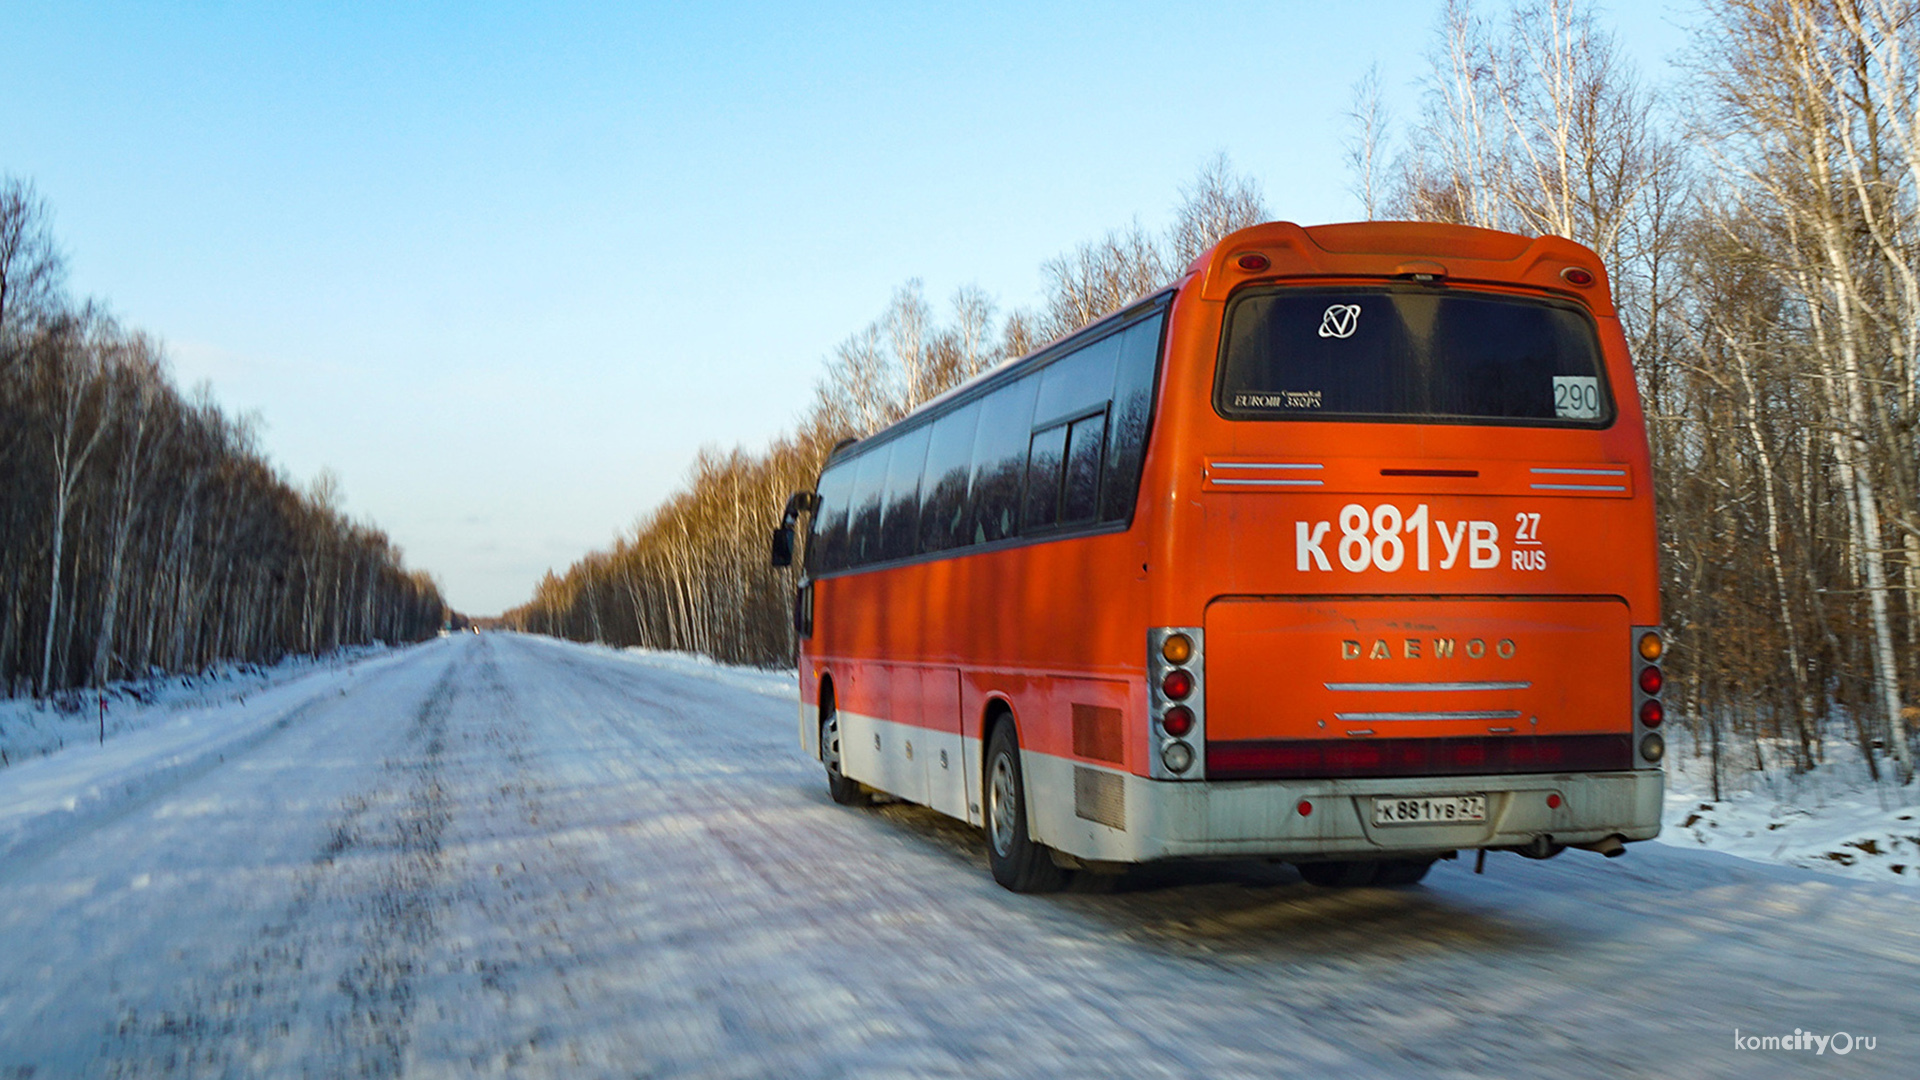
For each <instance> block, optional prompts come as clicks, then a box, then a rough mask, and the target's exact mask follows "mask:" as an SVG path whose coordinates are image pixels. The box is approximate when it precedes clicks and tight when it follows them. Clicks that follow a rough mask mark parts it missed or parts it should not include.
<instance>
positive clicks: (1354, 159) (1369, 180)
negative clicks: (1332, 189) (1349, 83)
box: [1346, 64, 1393, 221]
mask: <svg viewBox="0 0 1920 1080" xmlns="http://www.w3.org/2000/svg"><path fill="white" fill-rule="evenodd" d="M1392 123H1393V121H1392V115H1391V113H1390V112H1389V111H1388V109H1387V104H1386V102H1385V101H1384V100H1383V99H1382V98H1381V96H1380V65H1378V64H1374V65H1372V66H1370V67H1368V68H1367V73H1366V74H1365V75H1363V76H1361V77H1360V81H1359V82H1357V83H1355V84H1354V86H1353V100H1352V103H1351V104H1350V105H1349V106H1348V107H1347V124H1348V129H1347V140H1346V151H1347V173H1348V175H1350V176H1351V177H1352V178H1353V182H1352V187H1351V188H1350V190H1351V191H1352V192H1353V194H1354V196H1355V197H1356V198H1358V199H1359V200H1360V206H1361V209H1362V210H1363V211H1364V213H1365V215H1366V219H1367V220H1368V221H1373V220H1374V219H1376V218H1378V217H1379V216H1380V211H1381V208H1382V203H1383V201H1384V196H1385V192H1384V191H1383V188H1382V185H1383V183H1384V181H1385V176H1384V175H1383V174H1384V172H1385V159H1386V149H1387V132H1388V129H1389V128H1390V127H1391V126H1392Z"/></svg>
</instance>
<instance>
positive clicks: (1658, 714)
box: [1640, 701, 1667, 727]
mask: <svg viewBox="0 0 1920 1080" xmlns="http://www.w3.org/2000/svg"><path fill="white" fill-rule="evenodd" d="M1666 718H1667V710H1665V709H1663V708H1661V707H1660V703H1659V702H1657V701H1643V702H1641V703H1640V722H1641V723H1643V724H1645V725H1647V726H1648V727H1659V726H1660V721H1662V720H1665V719H1666Z"/></svg>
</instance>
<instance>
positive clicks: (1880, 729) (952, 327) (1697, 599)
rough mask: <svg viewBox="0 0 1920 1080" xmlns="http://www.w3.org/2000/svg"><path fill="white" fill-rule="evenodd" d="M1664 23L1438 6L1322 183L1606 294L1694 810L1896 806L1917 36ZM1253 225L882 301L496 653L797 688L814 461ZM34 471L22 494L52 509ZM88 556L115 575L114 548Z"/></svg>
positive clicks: (1914, 630)
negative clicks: (1705, 765) (760, 422)
mask: <svg viewBox="0 0 1920 1080" xmlns="http://www.w3.org/2000/svg"><path fill="white" fill-rule="evenodd" d="M1679 17H1681V18H1683V19H1684V20H1686V21H1687V22H1688V23H1690V28H1689V38H1690V44H1689V47H1688V49H1687V51H1686V53H1685V55H1684V56H1683V57H1682V58H1681V60H1680V63H1679V65H1678V69H1677V72H1676V74H1675V75H1674V76H1672V77H1671V78H1669V79H1667V80H1663V81H1662V82H1661V83H1660V84H1658V85H1656V84H1655V83H1654V82H1653V81H1651V80H1649V79H1648V78H1647V77H1646V76H1644V75H1643V74H1642V72H1641V70H1640V69H1639V68H1638V67H1637V66H1636V65H1635V63H1634V62H1633V60H1632V59H1631V58H1630V56H1629V53H1628V49H1627V47H1626V44H1625V43H1623V42H1622V41H1620V40H1619V39H1618V38H1617V37H1616V36H1615V35H1614V34H1613V33H1612V31H1611V29H1610V28H1609V26H1608V24H1607V23H1606V22H1605V19H1604V15H1603V12H1602V9H1599V8H1597V7H1596V6H1594V5H1592V4H1588V3H1582V2H1576V0H1537V2H1524V3H1507V4H1500V5H1470V4H1469V3H1468V2H1467V0H1455V2H1452V3H1450V4H1448V5H1447V7H1446V8H1445V10H1444V12H1443V14H1442V17H1441V18H1440V20H1439V21H1438V23H1437V25H1436V26H1435V28H1434V31H1433V34H1432V38H1431V40H1430V47H1429V51H1428V63H1427V67H1426V70H1425V73H1424V76H1423V78H1422V79H1421V84H1420V98H1419V108H1418V109H1417V111H1415V112H1414V114H1413V115H1408V116H1404V117H1396V116H1394V115H1392V113H1391V110H1390V109H1389V107H1388V104H1387V101H1386V95H1385V94H1384V93H1383V89H1384V88H1383V86H1382V84H1381V81H1380V78H1379V76H1378V74H1377V72H1376V73H1374V74H1370V75H1368V76H1367V77H1365V78H1363V79H1361V80H1360V81H1359V82H1358V83H1357V84H1356V85H1355V86H1354V88H1353V92H1352V104H1351V110H1350V114H1349V116H1348V118H1347V119H1348V125H1347V135H1348V139H1347V159H1346V161H1345V162H1344V163H1342V162H1327V163H1326V165H1327V168H1328V169H1329V170H1337V169H1340V168H1342V167H1343V166H1344V168H1345V169H1346V171H1347V174H1348V175H1349V177H1350V178H1351V181H1352V189H1353V193H1354V195H1355V197H1356V198H1357V200H1358V202H1359V204H1360V206H1361V207H1362V208H1363V213H1364V216H1366V217H1368V218H1380V219H1397V220H1433V221H1446V222H1455V223H1463V224H1470V225H1479V226H1485V227H1490V228H1498V229H1505V230H1509V231H1514V232H1521V233H1528V234H1548V233H1552V234H1558V235H1563V236H1568V237H1571V238H1573V239H1575V240H1578V241H1580V242H1581V243H1584V244H1587V245H1589V246H1590V247H1592V248H1594V249H1595V250H1596V251H1598V252H1599V253H1600V255H1601V256H1602V258H1603V259H1604V260H1605V261H1606V264H1607V265H1608V267H1609V268H1610V270H1611V273H1612V278H1613V283H1614V288H1615V291H1616V299H1617V302H1618V304H1619V308H1620V311H1621V314H1622V318H1623V320H1624V321H1625V323H1626V327H1627V332H1628V339H1629V342H1630V344H1631V347H1632V351H1633V356H1634V362H1635V366H1636V369H1637V371H1638V373H1639V378H1640V391H1641V394H1642V397H1643V399H1644V401H1645V404H1646V408H1647V413H1648V418H1649V437H1650V440H1651V442H1652V446H1653V453H1654V457H1655V473H1656V477H1657V483H1658V493H1657V494H1658V500H1659V510H1660V525H1661V531H1660V542H1661V562H1662V574H1663V582H1664V586H1663V591H1664V606H1665V623H1666V626H1667V627H1668V630H1669V638H1670V641H1671V646H1672V648H1671V652H1670V653H1669V659H1668V661H1667V666H1668V673H1669V679H1670V681H1669V687H1670V689H1669V692H1668V696H1669V699H1670V700H1669V706H1670V710H1671V711H1670V715H1671V717H1672V723H1673V724H1674V726H1676V727H1678V728H1681V729H1683V730H1684V731H1686V732H1688V733H1689V734H1690V735H1691V736H1692V741H1693V743H1694V745H1696V746H1698V747H1701V748H1703V752H1707V753H1710V754H1711V757H1712V761H1713V770H1714V784H1715V792H1714V794H1715V798H1716V799H1717V798H1719V796H1720V792H1719V790H1718V788H1719V783H1720V779H1721V777H1722V775H1723V774H1726V773H1729V772H1732V771H1739V772H1746V771H1751V770H1759V771H1770V770H1786V771H1789V772H1799V771H1804V770H1807V769H1809V768H1811V767H1813V766H1814V765H1816V764H1817V763H1820V762H1824V761H1826V760H1828V759H1829V758H1830V757H1832V756H1834V755H1838V754H1851V755H1858V757H1859V759H1860V760H1863V761H1864V762H1865V765H1866V767H1867V768H1868V769H1869V770H1870V771H1871V773H1872V775H1873V777H1874V778H1875V779H1876V780H1885V781H1887V782H1889V783H1900V784H1905V783H1909V782H1911V780H1912V777H1913V749H1912V734H1913V732H1912V729H1913V727H1914V726H1915V725H1916V723H1920V710H1916V708H1915V706H1914V705H1913V704H1911V703H1912V702H1914V701H1916V700H1920V694H1916V689H1915V688H1916V686H1917V685H1920V592H1917V590H1920V501H1917V499H1920V493H1917V488H1920V442H1917V440H1920V430H1917V428H1916V421H1917V420H1920V371H1916V362H1917V361H1920V340H1917V336H1920V9H1916V7H1915V5H1914V3H1913V2H1912V0H1702V2H1701V3H1700V4H1698V5H1697V6H1696V7H1694V8H1693V9H1691V10H1690V11H1682V12H1680V13H1679ZM1247 137H1248V138H1249V139H1254V138H1257V137H1258V133H1257V132H1249V133H1248V136H1247ZM1278 209H1279V211H1280V213H1279V215H1278V216H1281V217H1286V216H1288V211H1287V209H1286V207H1285V206H1281V207H1279V208H1278ZM1270 216H1273V215H1270V214H1269V213H1268V209H1267V207H1266V205H1265V204H1264V201H1263V197H1262V193H1261V190H1260V187H1259V185H1258V184H1257V183H1255V182H1254V181H1253V180H1251V179H1249V178H1246V177H1243V176H1239V175H1237V174H1236V173H1235V172H1234V170H1233V168H1232V166H1231V164H1230V163H1229V162H1228V161H1227V159H1226V158H1225V157H1221V158H1219V159H1217V160H1216V161H1214V162H1213V163H1211V164H1209V165H1208V166H1207V167H1205V168H1204V169H1202V170H1201V171H1200V173H1199V175H1198V176H1196V177H1195V178H1194V180H1193V181H1192V182H1191V183H1190V184H1189V185H1188V186H1187V187H1186V188H1185V189H1184V190H1183V191H1182V192H1181V193H1180V197H1179V200H1178V202H1177V206H1176V209H1175V212H1174V214H1173V223H1172V224H1171V225H1170V226H1169V227H1168V228H1167V229H1166V230H1165V231H1163V232H1155V231H1152V230H1149V229H1146V228H1144V227H1142V226H1141V225H1140V224H1139V223H1138V222H1137V221H1136V222H1134V223H1132V224H1130V225H1127V226H1124V227H1121V228H1118V229H1115V230H1114V231H1112V232H1110V233H1108V234H1107V235H1105V236H1102V237H1099V238H1097V239H1093V240H1089V241H1087V242H1086V243H1083V244H1081V245H1079V246H1078V247H1076V248H1075V249H1073V250H1072V251H1069V252H1065V253H1062V254H1060V255H1058V256H1056V257H1054V258H1052V259H1050V260H1048V261H1047V262H1046V263H1045V264H1044V275H1043V276H1044V282H1045V292H1044V295H1043V296H1042V297H1041V298H1040V300H1039V302H1038V303H1037V305H1035V306H1033V307H1024V308H1018V309H1015V310H1011V311H1008V312H1006V313H1005V314H1002V313H1001V311H1000V309H999V307H998V305H997V304H996V303H995V302H994V301H993V299H992V298H991V297H990V296H989V294H987V293H985V292H984V291H981V290H977V289H966V290H962V291H961V292H959V293H958V294H956V295H954V296H952V297H951V298H947V299H946V301H945V302H944V303H941V304H935V303H934V302H933V301H931V300H929V299H928V298H927V297H926V296H924V295H923V290H922V289H921V287H920V286H919V285H918V283H915V282H908V283H907V284H905V285H903V286H902V287H901V288H900V289H899V291H898V292H897V293H896V295H895V296H894V297H893V299H892V302H891V303H890V304H889V305H888V306H887V307H886V309H885V310H884V311H883V312H882V313H881V314H880V315H879V317H878V318H876V319H875V320H874V321H873V322H872V323H871V324H869V325H868V326H866V327H864V328H862V329H860V330H858V331H857V332H855V333H853V334H852V335H851V336H849V337H848V338H847V339H846V340H845V341H844V342H842V343H841V344H840V345H839V346H838V347H837V348H836V349H835V350H834V351H833V353H832V355H830V356H829V357H827V358H826V360H825V362H824V367H823V372H822V374H821V377H820V380H819V382H818V385H817V388H816V392H815V395H814V399H813V401H812V402H811V403H810V406H809V408H808V409H807V410H806V411H805V413H804V416H803V418H802V419H801V421H800V422H799V423H798V424H797V425H796V427H795V429H794V430H793V431H792V432H791V433H789V434H787V435H784V436H782V437H781V438H779V439H777V440H775V441H774V443H773V444H772V445H771V446H769V447H767V448H766V449H765V450H763V451H760V452H757V453H756V452H751V451H748V450H745V449H738V448H736V449H734V450H731V451H724V452H723V451H718V450H709V451H706V452H703V453H702V454H701V455H700V456H699V458H698V459H697V460H696V461H695V462H694V465H693V468H692V470H691V473H690V475H689V477H688V478H687V481H686V483H685V484H684V485H683V486H682V488H681V489H680V490H679V491H678V492H677V493H676V494H674V495H673V496H672V497H671V498H669V499H668V500H667V502H666V503H665V504H664V505H662V506H660V507H658V508H656V509H654V510H653V511H651V512H650V513H648V514H647V515H646V516H645V517H643V518H642V519H641V520H640V521H639V522H638V523H637V524H636V525H635V527H634V528H633V530H632V531H631V532H630V533H629V534H627V535H625V536H622V537H621V538H619V539H618V540H617V541H616V542H615V543H614V544H613V545H612V546H611V547H610V548H609V549H607V550H605V551H600V552H596V553H593V554H591V555H589V556H587V557H586V558H585V559H583V560H581V561H580V562H579V563H576V564H575V565H574V566H572V567H570V568H568V569H567V570H566V572H565V573H563V574H559V575H554V574H551V573H550V574H549V575H548V576H547V577H546V578H545V579H544V580H543V581H542V582H540V584H539V585H538V587H537V588H536V590H535V592H534V596H533V597H532V599H531V600H530V601H529V602H528V603H527V604H526V605H524V606H522V607H520V608H518V609H515V610H514V611H512V612H509V613H508V615H507V616H506V621H507V622H508V623H509V624H511V625H514V626H517V627H520V628H524V629H528V630H533V631H538V632H542V633H550V634H555V635H559V636H563V637H569V638H574V639H579V640H595V641H603V642H608V643H611V644H619V645H641V646H647V647H651V648H660V649H680V650H690V651H697V652H701V653H705V654H708V655H710V656H713V657H715V658H716V659H720V660H726V661H735V662H747V663H756V664H768V665H777V664H788V663H791V661H792V657H793V655H794V652H793V650H794V645H795V643H794V641H793V638H792V634H791V630H790V621H789V620H790V604H791V595H792V587H793V584H794V581H793V577H792V574H791V573H790V572H788V571H774V570H772V569H770V568H769V567H768V566H767V556H766V536H767V530H768V528H769V527H770V526H771V525H772V524H773V523H774V522H775V521H776V520H777V519H778V517H779V514H780V511H781V508H782V506H783V505H784V503H785V501H786V498H787V496H788V494H789V493H790V492H793V491H796V490H803V489H807V488H810V487H811V486H812V482H813V479H814V477H815V475H816V474H817V472H818V469H819V466H820V464H821V462H822V461H823V460H824V458H825V455H826V453H827V452H828V450H829V449H830V448H831V447H832V446H833V445H834V444H835V443H836V442H837V441H838V440H840V439H841V438H844V437H848V436H859V435H862V434H865V433H867V432H870V431H872V430H874V429H876V428H877V427H880V426H882V425H884V424H886V423H888V422H890V421H891V420H893V419H895V418H896V417H898V416H900V415H902V414H903V413H904V412H905V411H906V410H908V409H910V408H912V407H913V406H914V405H916V404H918V403H919V402H921V401H924V400H926V399H927V398H929V397H931V396H933V395H935V394H937V393H939V392H941V391H942V390H944V389H946V388H947V387H950V386H952V385H954V384H956V383H957V382H959V381H960V380H963V379H965V378H967V377H969V376H971V375H973V374H975V373H977V372H979V371H981V370H983V369H985V368H987V367H989V366H992V365H994V364H998V363H1001V362H1003V361H1005V360H1007V359H1010V358H1012V357H1016V356H1019V355H1022V354H1024V353H1025V352H1027V351H1029V350H1031V349H1032V348H1034V347H1035V346H1037V345H1039V344H1042V343H1044V342H1046V341H1048V340H1050V339H1052V338H1054V337H1056V336H1058V335H1060V334H1063V333H1066V332H1069V331H1071V330H1073V329H1075V328H1077V327H1079V326H1081V325H1084V324H1085V323H1087V322H1089V321H1091V320H1093V319H1095V318H1098V317H1099V316H1100V315H1102V314H1104V313H1106V312H1108V311H1111V310H1113V309H1114V308H1116V307H1118V306H1120V305H1122V304H1124V303H1126V302H1128V301H1129V300H1132V299H1134V298H1136V297H1138V296H1141V295H1143V294H1145V293H1148V292H1150V291H1152V290H1154V289H1157V288H1159V287H1161V286H1163V285H1165V284H1167V283H1168V282H1170V281H1172V280H1174V279H1175V278H1176V277H1177V276H1178V275H1179V274H1180V273H1182V272H1183V271H1184V269H1185V267H1186V265H1187V262H1188V260H1190V259H1191V257H1192V256H1193V255H1194V254H1196V253H1198V252H1199V251H1202V250H1204V249H1205V248H1206V247H1207V246H1209V245H1210V244H1211V243H1212V242H1213V241H1214V240H1215V239H1217V238H1218V237H1220V236H1222V235H1224V234H1226V233H1227V232H1230V231H1232V230H1233V229H1235V228H1239V227H1241V226H1243V225H1246V224H1250V223H1252V222H1255V221H1260V220H1266V219H1268V218H1269V217H1270ZM73 332H75V333H78V332H79V331H77V330H76V331H73ZM59 460H64V459H60V458H58V456H57V454H56V455H54V456H50V457H49V458H48V461H49V463H50V464H48V465H47V466H46V467H44V468H43V470H42V472H41V473H40V475H41V477H42V480H41V483H43V484H45V485H47V486H48V488H49V492H50V494H49V495H47V496H45V497H43V499H42V503H43V504H44V505H46V506H49V507H55V506H58V505H61V500H60V499H59V498H56V497H55V496H54V495H53V494H52V492H53V491H55V490H57V489H58V487H59V483H58V482H59V478H60V477H61V476H62V475H63V473H62V468H63V466H59V465H57V464H53V462H56V461H59ZM94 513H96V514H99V515H105V516H106V517H108V518H109V519H110V518H111V513H110V508H108V507H106V506H104V505H103V506H102V507H101V508H100V509H96V510H95V511H94ZM41 527H42V528H43V529H44V524H43V525H42V526H41ZM97 535H98V536H99V537H101V538H102V540H97V541H96V542H95V543H96V547H97V548H98V550H99V553H100V554H101V555H102V556H103V557H108V558H111V557H114V555H113V552H112V551H111V550H108V549H109V548H110V547H111V544H107V543H104V540H105V539H106V538H110V536H111V530H110V529H101V530H99V532H98V534H97ZM13 552H14V549H13V548H12V547H11V546H10V547H9V549H8V553H9V557H12V555H13ZM37 557H38V558H39V559H40V560H41V561H42V562H44V561H45V559H46V557H47V553H46V551H45V550H44V544H43V546H42V548H41V549H40V552H39V555H38V556H37ZM9 572H14V571H11V570H10V571H9ZM42 573H43V578H44V571H43V572H42ZM9 580H13V579H9ZM41 591H42V592H45V591H46V583H45V582H44V580H43V581H42V584H41ZM46 606H47V605H46V604H45V602H44V601H42V602H41V603H40V604H39V607H38V608H36V609H35V610H44V609H45V608H46ZM107 612H111V606H110V603H109V605H108V606H107ZM8 618H9V622H8V623H7V626H8V627H9V629H8V631H7V633H8V634H9V635H12V634H13V633H14V631H13V630H12V629H11V627H12V626H13V625H14V621H15V620H14V616H13V615H12V614H9V616H8ZM106 619H107V623H108V625H111V620H112V616H111V614H107V616H106ZM94 625H95V626H96V627H97V626H98V622H96V623H95V624H94ZM6 640H7V641H8V642H9V645H8V651H7V653H6V655H7V656H9V657H12V656H14V655H15V653H16V650H15V647H14V646H13V644H12V642H13V638H12V637H11V636H9V637H8V638H7V639H6ZM78 651H83V652H84V651H86V650H78ZM88 655H92V653H88ZM84 668H85V664H84V663H82V664H81V666H80V668H78V669H75V668H71V667H70V668H69V669H68V677H71V676H72V675H73V673H74V672H75V671H79V670H82V669H84Z"/></svg>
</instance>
